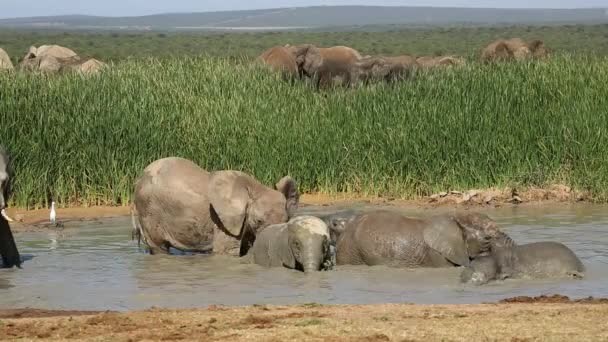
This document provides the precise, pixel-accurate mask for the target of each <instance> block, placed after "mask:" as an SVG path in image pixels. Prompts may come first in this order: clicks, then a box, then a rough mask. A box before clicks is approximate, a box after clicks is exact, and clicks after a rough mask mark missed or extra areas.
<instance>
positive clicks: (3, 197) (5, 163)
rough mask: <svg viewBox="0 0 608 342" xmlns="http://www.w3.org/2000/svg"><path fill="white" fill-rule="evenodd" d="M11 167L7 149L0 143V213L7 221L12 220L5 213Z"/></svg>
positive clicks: (11, 174)
mask: <svg viewBox="0 0 608 342" xmlns="http://www.w3.org/2000/svg"><path fill="white" fill-rule="evenodd" d="M13 176H14V174H13V168H12V165H11V158H10V156H9V154H8V151H7V150H6V149H5V148H4V147H2V146H1V145H0V215H1V216H2V217H4V218H5V219H6V220H7V221H9V222H12V221H13V220H12V219H11V218H10V217H8V215H7V214H6V208H7V206H8V200H9V198H10V195H11V192H12V183H13Z"/></svg>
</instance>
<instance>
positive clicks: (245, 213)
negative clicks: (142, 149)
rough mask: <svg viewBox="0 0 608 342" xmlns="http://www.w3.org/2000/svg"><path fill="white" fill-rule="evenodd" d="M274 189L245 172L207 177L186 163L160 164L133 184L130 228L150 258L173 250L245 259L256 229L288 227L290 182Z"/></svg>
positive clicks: (292, 202) (292, 206)
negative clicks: (131, 227) (131, 222)
mask: <svg viewBox="0 0 608 342" xmlns="http://www.w3.org/2000/svg"><path fill="white" fill-rule="evenodd" d="M276 189H277V190H273V189H270V188H268V187H266V186H264V185H262V184H261V183H260V182H258V181H257V180H255V179H254V178H253V177H251V176H249V175H247V174H245V173H243V172H238V171H216V172H207V171H206V170H204V169H202V168H200V167H199V166H198V165H196V164H194V163H193V162H191V161H189V160H186V159H182V158H165V159H160V160H157V161H155V162H153V163H152V164H150V165H149V166H148V167H146V169H145V170H144V173H143V175H142V176H141V177H140V178H139V179H138V180H137V182H136V184H135V192H134V210H133V212H132V214H133V215H137V217H138V220H134V222H135V224H136V226H135V227H134V228H135V230H136V231H137V232H138V234H139V235H140V236H141V237H142V238H143V240H144V242H145V243H146V244H147V245H148V246H149V248H150V252H151V253H153V254H154V253H157V252H163V253H168V252H169V248H170V247H173V248H175V249H178V250H182V251H193V252H213V253H216V254H230V255H239V256H243V255H245V254H246V253H247V250H248V249H249V247H250V246H251V243H253V240H254V239H255V234H256V233H257V231H258V230H259V229H261V228H264V227H266V226H269V225H272V224H279V223H284V222H287V221H288V219H289V217H290V216H291V214H292V213H293V212H294V211H295V210H296V209H297V206H298V200H299V194H298V190H297V188H296V183H295V181H294V180H293V179H291V178H289V177H285V178H283V179H282V180H281V181H279V183H277V185H276Z"/></svg>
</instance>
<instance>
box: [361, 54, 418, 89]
mask: <svg viewBox="0 0 608 342" xmlns="http://www.w3.org/2000/svg"><path fill="white" fill-rule="evenodd" d="M418 66H419V65H418V63H417V62H416V59H415V58H414V57H411V56H394V57H369V56H367V57H364V58H362V59H360V60H359V61H357V62H355V63H354V65H353V66H352V69H351V70H352V71H351V80H352V81H353V82H363V83H369V82H370V81H385V82H388V83H390V82H395V81H401V80H405V79H408V78H411V77H412V75H413V74H414V72H415V70H416V69H417V68H418Z"/></svg>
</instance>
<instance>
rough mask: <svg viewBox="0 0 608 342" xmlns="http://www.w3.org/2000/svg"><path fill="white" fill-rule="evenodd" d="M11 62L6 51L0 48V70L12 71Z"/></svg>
mask: <svg viewBox="0 0 608 342" xmlns="http://www.w3.org/2000/svg"><path fill="white" fill-rule="evenodd" d="M12 69H13V62H11V58H10V57H9V56H8V54H7V53H6V51H4V50H2V49H1V48H0V70H12Z"/></svg>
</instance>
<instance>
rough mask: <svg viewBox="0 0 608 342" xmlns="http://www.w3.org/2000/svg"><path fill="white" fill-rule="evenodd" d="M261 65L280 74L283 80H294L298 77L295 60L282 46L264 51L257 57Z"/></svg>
mask: <svg viewBox="0 0 608 342" xmlns="http://www.w3.org/2000/svg"><path fill="white" fill-rule="evenodd" d="M258 60H259V61H261V62H262V63H265V64H267V65H268V66H270V68H271V69H273V70H275V71H277V72H281V73H282V74H283V77H284V78H294V77H297V76H298V65H297V64H296V58H295V57H294V56H293V55H292V54H291V52H290V51H289V50H288V49H287V48H286V47H284V46H275V47H271V48H270V49H268V50H266V51H264V53H263V54H261V55H260V57H258Z"/></svg>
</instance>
